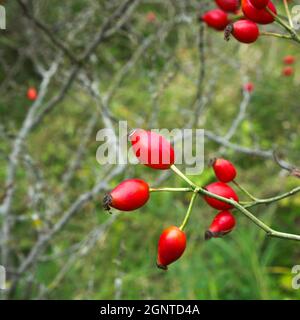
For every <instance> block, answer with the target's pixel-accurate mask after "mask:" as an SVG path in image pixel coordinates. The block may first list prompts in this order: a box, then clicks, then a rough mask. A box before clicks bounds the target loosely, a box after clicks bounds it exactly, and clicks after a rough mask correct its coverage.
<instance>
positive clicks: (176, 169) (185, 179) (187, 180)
mask: <svg viewBox="0 0 300 320" xmlns="http://www.w3.org/2000/svg"><path fill="white" fill-rule="evenodd" d="M171 169H172V170H173V171H174V172H175V173H176V174H177V175H178V176H179V177H180V178H182V179H183V180H184V181H185V182H187V183H188V184H189V185H190V186H191V187H192V188H193V189H195V188H197V185H196V184H195V183H194V182H193V181H191V180H190V179H189V178H188V177H187V176H186V175H185V174H184V173H182V172H181V171H180V170H179V169H178V168H177V167H176V166H175V165H174V164H173V165H172V166H171Z"/></svg>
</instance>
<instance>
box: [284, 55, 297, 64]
mask: <svg viewBox="0 0 300 320" xmlns="http://www.w3.org/2000/svg"><path fill="white" fill-rule="evenodd" d="M295 60H296V59H295V57H294V56H290V55H289V56H285V57H284V58H283V63H284V64H294V63H295Z"/></svg>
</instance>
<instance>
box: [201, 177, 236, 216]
mask: <svg viewBox="0 0 300 320" xmlns="http://www.w3.org/2000/svg"><path fill="white" fill-rule="evenodd" d="M205 189H206V190H207V191H208V192H210V193H213V194H215V195H218V196H220V197H223V198H226V199H232V200H234V201H236V202H238V201H239V198H238V196H237V194H236V193H235V191H234V190H233V189H232V188H231V187H230V186H228V185H227V184H226V183H224V182H214V183H211V184H209V185H208V186H206V187H205ZM204 199H205V201H206V202H207V204H209V205H210V206H211V207H213V208H215V209H217V210H228V209H231V208H232V205H231V204H230V203H226V202H224V201H222V200H218V199H215V198H212V197H210V196H204Z"/></svg>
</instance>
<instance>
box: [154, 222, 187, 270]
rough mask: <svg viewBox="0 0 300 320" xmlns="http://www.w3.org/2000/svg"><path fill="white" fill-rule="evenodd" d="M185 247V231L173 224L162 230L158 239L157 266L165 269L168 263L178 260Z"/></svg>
mask: <svg viewBox="0 0 300 320" xmlns="http://www.w3.org/2000/svg"><path fill="white" fill-rule="evenodd" d="M185 247H186V236H185V233H184V232H183V231H182V230H180V229H179V228H177V227H175V226H171V227H169V228H167V229H165V230H164V231H163V233H162V234H161V236H160V238H159V241H158V254H157V266H158V268H161V269H164V270H167V269H168V267H167V266H168V265H169V264H171V263H172V262H174V261H176V260H178V259H179V258H180V257H181V256H182V254H183V252H184V250H185Z"/></svg>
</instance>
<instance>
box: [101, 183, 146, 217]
mask: <svg viewBox="0 0 300 320" xmlns="http://www.w3.org/2000/svg"><path fill="white" fill-rule="evenodd" d="M148 199H149V185H148V184H147V183H146V182H145V181H143V180H140V179H128V180H124V181H123V182H121V183H120V184H119V185H118V186H117V187H115V188H114V189H113V190H112V191H111V192H110V193H108V194H106V195H105V197H104V199H103V205H104V208H105V209H106V210H110V208H111V207H112V208H115V209H118V210H121V211H133V210H136V209H138V208H140V207H142V206H143V205H144V204H145V203H146V202H147V201H148Z"/></svg>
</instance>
